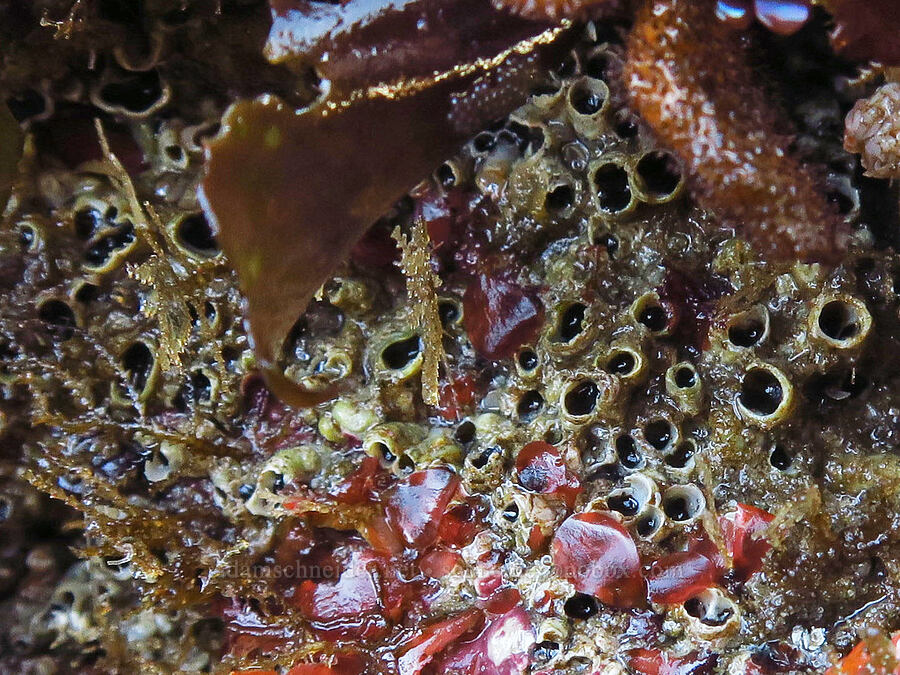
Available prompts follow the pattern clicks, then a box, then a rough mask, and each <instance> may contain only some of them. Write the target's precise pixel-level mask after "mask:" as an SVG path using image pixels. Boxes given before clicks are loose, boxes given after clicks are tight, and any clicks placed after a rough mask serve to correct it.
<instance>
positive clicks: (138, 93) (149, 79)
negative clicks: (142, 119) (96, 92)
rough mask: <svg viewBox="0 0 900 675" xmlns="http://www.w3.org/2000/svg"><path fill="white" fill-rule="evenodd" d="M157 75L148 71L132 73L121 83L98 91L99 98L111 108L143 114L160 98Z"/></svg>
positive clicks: (110, 84)
mask: <svg viewBox="0 0 900 675" xmlns="http://www.w3.org/2000/svg"><path fill="white" fill-rule="evenodd" d="M162 93H163V90H162V85H161V83H160V81H159V75H158V74H157V73H156V72H155V71H153V70H148V71H146V72H142V73H132V74H131V77H129V78H128V79H126V80H124V81H122V82H110V83H109V84H107V85H105V86H104V87H103V89H101V90H100V98H101V99H103V100H104V101H105V102H106V103H108V104H109V105H111V106H116V107H121V108H124V109H125V110H127V111H129V112H133V113H138V114H139V113H143V112H145V111H147V110H149V109H150V108H152V107H153V106H154V105H155V104H156V103H157V101H159V99H160V98H161V97H162Z"/></svg>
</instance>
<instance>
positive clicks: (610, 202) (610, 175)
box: [594, 163, 631, 212]
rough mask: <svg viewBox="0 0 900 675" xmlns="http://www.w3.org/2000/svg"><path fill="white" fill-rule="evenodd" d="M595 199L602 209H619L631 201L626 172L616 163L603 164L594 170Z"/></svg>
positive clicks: (613, 210)
mask: <svg viewBox="0 0 900 675" xmlns="http://www.w3.org/2000/svg"><path fill="white" fill-rule="evenodd" d="M594 187H595V188H596V189H597V199H598V200H599V202H600V208H601V209H603V210H604V211H611V212H616V211H621V210H622V209H624V208H625V207H626V206H628V204H629V203H631V188H630V187H628V172H626V171H625V169H623V168H622V167H621V166H619V165H618V164H613V163H609V164H604V165H603V166H601V167H600V168H598V169H597V170H596V171H595V172H594Z"/></svg>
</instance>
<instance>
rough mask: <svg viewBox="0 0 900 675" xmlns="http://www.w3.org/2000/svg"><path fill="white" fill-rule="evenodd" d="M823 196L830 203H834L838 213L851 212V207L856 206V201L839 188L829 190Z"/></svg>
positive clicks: (845, 213) (843, 214) (846, 213)
mask: <svg viewBox="0 0 900 675" xmlns="http://www.w3.org/2000/svg"><path fill="white" fill-rule="evenodd" d="M825 197H826V199H828V201H829V202H830V203H831V204H834V205H835V207H837V210H838V213H840V214H841V215H842V216H846V215H848V214H850V213H852V212H853V209H855V208H856V202H855V201H854V200H853V197H852V196H850V195H848V194H847V193H846V192H844V191H843V190H841V189H840V188H834V189H832V190H829V191H828V193H827V194H826V195H825Z"/></svg>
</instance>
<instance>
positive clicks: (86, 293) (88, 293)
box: [75, 282, 100, 305]
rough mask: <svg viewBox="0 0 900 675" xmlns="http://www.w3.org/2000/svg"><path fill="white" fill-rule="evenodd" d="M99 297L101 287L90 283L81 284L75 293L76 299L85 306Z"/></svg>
mask: <svg viewBox="0 0 900 675" xmlns="http://www.w3.org/2000/svg"><path fill="white" fill-rule="evenodd" d="M98 297H100V287H99V286H95V285H94V284H91V283H88V282H84V283H83V284H81V286H79V287H78V290H77V291H75V299H76V300H77V301H78V302H80V303H82V304H85V305H86V304H88V303H91V302H93V301H94V300H96V299H97V298H98Z"/></svg>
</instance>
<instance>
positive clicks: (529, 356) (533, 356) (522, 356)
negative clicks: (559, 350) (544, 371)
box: [519, 349, 539, 370]
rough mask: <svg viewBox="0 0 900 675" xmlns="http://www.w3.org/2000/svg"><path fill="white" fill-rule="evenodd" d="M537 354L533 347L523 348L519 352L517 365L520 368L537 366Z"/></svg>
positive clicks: (526, 368) (529, 368)
mask: <svg viewBox="0 0 900 675" xmlns="http://www.w3.org/2000/svg"><path fill="white" fill-rule="evenodd" d="M538 363H539V360H538V355H537V353H535V351H534V350H533V349H523V350H522V351H520V352H519V365H520V366H522V370H534V369H535V368H537V367H538Z"/></svg>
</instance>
